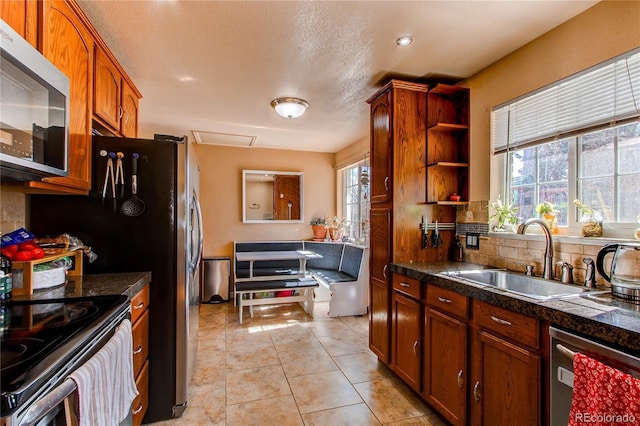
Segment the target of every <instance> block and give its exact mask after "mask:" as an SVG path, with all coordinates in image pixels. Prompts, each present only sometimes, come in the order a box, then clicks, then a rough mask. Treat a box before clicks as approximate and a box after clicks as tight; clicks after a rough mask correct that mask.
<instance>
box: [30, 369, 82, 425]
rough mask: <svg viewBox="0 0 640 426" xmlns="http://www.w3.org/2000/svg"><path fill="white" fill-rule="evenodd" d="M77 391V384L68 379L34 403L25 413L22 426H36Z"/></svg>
mask: <svg viewBox="0 0 640 426" xmlns="http://www.w3.org/2000/svg"><path fill="white" fill-rule="evenodd" d="M76 389H77V386H76V382H74V381H73V380H71V379H66V380H65V381H63V382H62V383H61V384H60V385H58V386H57V387H55V388H54V389H52V390H51V392H49V393H47V394H46V395H45V396H44V397H42V398H40V399H39V400H38V401H37V402H36V403H34V404H33V405H32V406H31V407H29V409H28V410H27V412H26V413H25V415H24V417H23V418H22V421H20V426H32V425H35V424H36V423H37V422H38V421H39V420H40V419H41V418H42V417H44V416H45V415H46V414H47V413H48V412H49V411H51V410H52V409H53V408H54V407H56V406H58V404H60V403H62V402H63V401H64V400H65V399H67V398H68V397H69V395H71V394H72V393H73V392H75V391H76Z"/></svg>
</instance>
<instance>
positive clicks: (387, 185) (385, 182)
mask: <svg viewBox="0 0 640 426" xmlns="http://www.w3.org/2000/svg"><path fill="white" fill-rule="evenodd" d="M384 190H385V191H387V192H389V176H387V177H385V178H384Z"/></svg>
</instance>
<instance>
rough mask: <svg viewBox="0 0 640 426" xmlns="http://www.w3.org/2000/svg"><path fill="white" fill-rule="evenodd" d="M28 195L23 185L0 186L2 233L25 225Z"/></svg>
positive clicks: (0, 227)
mask: <svg viewBox="0 0 640 426" xmlns="http://www.w3.org/2000/svg"><path fill="white" fill-rule="evenodd" d="M26 203H27V195H26V194H25V193H24V191H23V190H22V188H21V187H13V186H9V185H3V186H0V212H1V217H0V234H6V233H7V232H11V231H13V230H15V229H18V228H22V227H25V224H26V210H27V209H26Z"/></svg>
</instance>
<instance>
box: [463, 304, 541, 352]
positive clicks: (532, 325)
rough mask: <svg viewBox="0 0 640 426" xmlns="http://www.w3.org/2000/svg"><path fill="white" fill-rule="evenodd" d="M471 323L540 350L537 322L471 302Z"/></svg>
mask: <svg viewBox="0 0 640 426" xmlns="http://www.w3.org/2000/svg"><path fill="white" fill-rule="evenodd" d="M473 321H474V322H475V323H476V324H478V325H479V326H481V327H483V328H485V329H487V330H492V331H495V332H496V333H498V334H501V335H503V336H505V337H508V338H510V339H511V340H513V341H514V342H516V343H518V344H523V345H527V346H530V347H532V348H537V349H539V348H540V340H539V336H540V330H539V321H538V320H537V319H535V318H531V317H528V316H525V315H522V314H518V313H516V312H513V311H509V310H507V309H502V308H499V307H497V306H493V305H489V304H488V303H483V302H480V301H474V302H473Z"/></svg>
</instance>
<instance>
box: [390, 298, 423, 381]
mask: <svg viewBox="0 0 640 426" xmlns="http://www.w3.org/2000/svg"><path fill="white" fill-rule="evenodd" d="M420 312H421V307H420V303H419V302H417V301H415V300H412V299H410V298H409V297H407V296H404V295H402V294H401V293H399V292H397V291H394V292H393V302H392V307H391V341H392V342H393V343H392V345H391V346H392V348H393V351H392V354H391V369H392V370H393V371H394V372H395V373H396V374H397V375H398V376H400V378H402V379H403V380H404V382H405V383H406V384H408V385H409V386H411V388H413V389H414V390H415V391H416V392H420V365H421V362H420V360H421V356H420V355H421V352H422V348H421V346H422V345H421V344H420V340H421V330H420V318H421V313H420Z"/></svg>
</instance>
